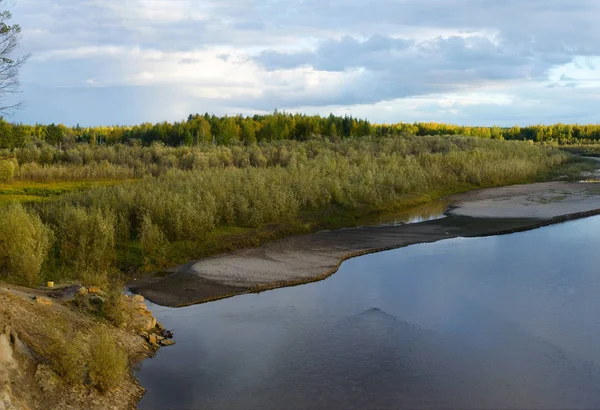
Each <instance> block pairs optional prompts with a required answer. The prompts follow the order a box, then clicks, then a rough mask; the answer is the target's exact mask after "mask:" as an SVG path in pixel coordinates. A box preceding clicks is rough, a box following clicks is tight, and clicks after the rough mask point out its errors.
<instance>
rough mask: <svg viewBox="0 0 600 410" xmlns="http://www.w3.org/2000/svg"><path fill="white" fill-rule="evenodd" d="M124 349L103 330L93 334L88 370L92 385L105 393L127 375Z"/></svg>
mask: <svg viewBox="0 0 600 410" xmlns="http://www.w3.org/2000/svg"><path fill="white" fill-rule="evenodd" d="M127 369H128V361H127V354H126V353H125V351H124V350H123V349H122V348H121V347H120V346H118V345H117V344H116V343H115V341H114V340H113V338H112V337H111V336H110V335H109V334H108V333H107V332H105V331H102V330H100V329H99V330H98V331H97V332H96V333H95V334H94V335H93V340H92V342H91V346H90V355H89V361H88V372H89V377H90V382H91V383H92V386H94V387H95V388H97V389H98V390H99V391H101V392H103V393H105V392H107V391H109V390H110V389H112V388H114V387H116V386H118V385H119V384H120V383H121V382H122V381H123V379H124V378H125V376H126V375H127Z"/></svg>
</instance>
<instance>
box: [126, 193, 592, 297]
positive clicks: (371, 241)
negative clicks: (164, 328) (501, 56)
mask: <svg viewBox="0 0 600 410" xmlns="http://www.w3.org/2000/svg"><path fill="white" fill-rule="evenodd" d="M448 199H449V200H450V202H451V206H450V208H449V209H448V211H447V212H446V215H447V217H446V218H443V219H437V220H432V221H428V222H422V223H417V224H405V225H398V226H379V227H361V228H353V229H342V230H336V231H323V232H317V233H314V234H309V235H302V236H294V237H288V238H284V239H281V240H277V241H274V242H271V243H268V244H266V245H264V246H262V247H260V248H254V249H245V250H241V251H238V252H234V253H229V254H224V255H219V256H215V257H211V258H207V259H203V260H199V261H194V262H190V263H188V264H185V265H183V266H180V267H178V268H176V269H175V270H174V273H172V274H171V275H169V276H167V277H164V278H156V279H149V280H146V281H144V282H139V283H136V284H134V285H132V286H131V288H132V290H133V291H134V292H136V293H140V294H142V295H144V296H145V297H146V298H147V299H149V300H151V301H153V302H155V303H158V304H160V305H163V306H171V307H181V306H188V305H192V304H196V303H203V302H207V301H211V300H215V299H220V298H224V297H229V296H233V295H236V294H242V293H249V292H257V291H261V290H267V289H274V288H278V287H284V286H292V285H298V284H302V283H308V282H312V281H318V280H322V279H324V278H326V277H328V276H329V275H331V274H333V273H335V272H336V271H337V269H338V267H339V266H340V264H341V263H342V262H343V261H344V260H346V259H349V258H352V257H355V256H360V255H364V254H368V253H373V252H379V251H383V250H390V249H395V248H401V247H404V246H408V245H412V244H417V243H426V242H435V241H439V240H442V239H449V238H455V237H476V236H489V235H498V234H506V233H512V232H518V231H524V230H529V229H535V228H538V227H541V226H545V225H550V224H554V223H559V222H564V221H566V220H571V219H576V218H582V217H587V216H592V215H596V214H600V183H583V182H581V183H567V182H548V183H540V184H527V185H514V186H509V187H502V188H490V189H483V190H478V191H472V192H468V193H465V194H460V195H454V196H451V197H449V198H448Z"/></svg>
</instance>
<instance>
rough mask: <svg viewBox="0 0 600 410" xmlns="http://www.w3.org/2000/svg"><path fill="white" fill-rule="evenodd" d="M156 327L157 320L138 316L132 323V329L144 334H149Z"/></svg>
mask: <svg viewBox="0 0 600 410" xmlns="http://www.w3.org/2000/svg"><path fill="white" fill-rule="evenodd" d="M155 326H156V319H154V318H151V317H147V316H142V315H137V316H135V317H134V318H133V319H132V321H131V327H132V328H133V329H135V330H138V331H142V332H148V331H150V330H152V329H154V327H155Z"/></svg>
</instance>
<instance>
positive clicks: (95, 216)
mask: <svg viewBox="0 0 600 410" xmlns="http://www.w3.org/2000/svg"><path fill="white" fill-rule="evenodd" d="M50 217H51V219H52V222H53V224H54V225H55V226H56V231H57V236H58V241H59V248H60V257H61V260H62V263H63V264H64V265H66V266H67V267H69V268H70V269H72V270H73V271H74V272H75V276H76V277H77V278H79V279H82V280H84V281H85V282H87V283H90V284H105V281H106V274H107V272H108V270H109V268H110V267H111V266H112V264H113V262H114V259H115V221H116V218H115V217H114V215H113V214H111V213H105V212H102V211H101V210H99V209H86V208H83V207H74V206H65V207H59V208H55V209H53V210H52V213H51V216H50Z"/></svg>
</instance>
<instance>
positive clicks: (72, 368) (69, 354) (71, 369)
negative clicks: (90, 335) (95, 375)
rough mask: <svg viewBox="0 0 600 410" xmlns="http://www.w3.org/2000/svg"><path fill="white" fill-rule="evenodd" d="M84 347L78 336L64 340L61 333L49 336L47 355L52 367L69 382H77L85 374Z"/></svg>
mask: <svg viewBox="0 0 600 410" xmlns="http://www.w3.org/2000/svg"><path fill="white" fill-rule="evenodd" d="M84 353H85V349H84V347H83V343H82V342H81V339H80V338H77V337H76V338H74V339H69V340H66V339H65V337H64V336H63V335H62V334H61V333H58V332H56V333H54V334H53V335H52V336H51V340H50V344H49V347H48V357H49V358H50V365H51V366H52V369H53V370H54V371H55V372H56V374H58V375H59V376H60V378H61V379H62V380H64V381H65V382H67V383H69V384H79V383H81V382H82V381H83V378H84V375H85V362H84V356H85V354H84Z"/></svg>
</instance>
